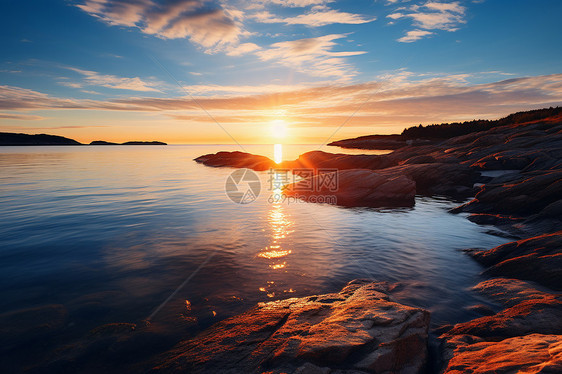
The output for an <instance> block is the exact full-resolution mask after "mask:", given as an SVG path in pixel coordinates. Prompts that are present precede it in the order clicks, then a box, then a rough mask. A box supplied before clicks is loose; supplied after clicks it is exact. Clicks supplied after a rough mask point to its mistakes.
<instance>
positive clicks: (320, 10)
mask: <svg viewBox="0 0 562 374" xmlns="http://www.w3.org/2000/svg"><path fill="white" fill-rule="evenodd" d="M252 18H253V19H254V20H256V21H258V22H262V23H284V24H287V25H306V26H310V27H320V26H325V25H331V24H335V23H342V24H354V25H357V24H362V23H368V22H372V21H374V20H375V19H376V17H370V18H366V17H364V16H362V15H360V14H354V13H348V12H341V11H339V10H335V9H329V8H325V7H316V8H314V9H312V10H311V11H310V12H308V13H305V14H300V15H298V16H294V17H278V16H275V15H273V14H271V13H270V12H268V11H262V12H258V13H255V14H254V15H252Z"/></svg>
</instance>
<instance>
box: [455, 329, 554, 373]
mask: <svg viewBox="0 0 562 374" xmlns="http://www.w3.org/2000/svg"><path fill="white" fill-rule="evenodd" d="M447 350H448V351H449V353H448V354H449V355H450V356H452V357H451V359H450V360H449V362H448V364H447V366H446V368H445V370H444V373H448V374H456V373H459V374H460V373H473V374H477V373H560V372H562V335H544V334H529V335H525V336H517V337H513V338H508V339H504V340H501V341H498V342H490V341H483V340H481V339H475V338H474V337H470V336H462V335H461V336H456V337H455V338H453V339H451V340H450V341H448V342H447Z"/></svg>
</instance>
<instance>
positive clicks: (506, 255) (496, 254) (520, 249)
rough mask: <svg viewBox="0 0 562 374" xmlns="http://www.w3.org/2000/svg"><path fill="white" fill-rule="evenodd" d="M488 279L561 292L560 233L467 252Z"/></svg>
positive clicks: (561, 253)
mask: <svg viewBox="0 0 562 374" xmlns="http://www.w3.org/2000/svg"><path fill="white" fill-rule="evenodd" d="M467 252H468V253H469V255H471V256H472V257H473V258H475V259H476V260H477V261H478V262H480V263H481V264H482V265H484V266H488V269H486V270H485V274H487V275H493V276H497V275H502V276H507V277H512V278H519V279H525V280H531V281H535V282H538V283H540V284H542V285H544V286H547V287H549V288H551V289H554V290H562V231H558V232H555V233H553V234H544V235H540V236H536V237H533V238H529V239H524V240H518V241H515V242H510V243H506V244H503V245H500V246H498V247H495V248H493V249H490V250H488V251H480V250H470V251H467Z"/></svg>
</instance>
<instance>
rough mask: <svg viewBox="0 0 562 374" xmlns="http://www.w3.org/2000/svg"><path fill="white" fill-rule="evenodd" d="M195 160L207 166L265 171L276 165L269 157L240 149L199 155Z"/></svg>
mask: <svg viewBox="0 0 562 374" xmlns="http://www.w3.org/2000/svg"><path fill="white" fill-rule="evenodd" d="M195 161H196V162H198V163H200V164H203V165H205V166H212V167H232V168H246V169H252V170H256V171H264V170H268V169H271V168H273V167H275V162H274V161H273V160H271V159H270V158H268V157H265V156H258V155H253V154H250V153H245V152H239V151H234V152H226V151H225V152H217V153H215V154H209V155H203V156H200V157H197V158H196V159H195Z"/></svg>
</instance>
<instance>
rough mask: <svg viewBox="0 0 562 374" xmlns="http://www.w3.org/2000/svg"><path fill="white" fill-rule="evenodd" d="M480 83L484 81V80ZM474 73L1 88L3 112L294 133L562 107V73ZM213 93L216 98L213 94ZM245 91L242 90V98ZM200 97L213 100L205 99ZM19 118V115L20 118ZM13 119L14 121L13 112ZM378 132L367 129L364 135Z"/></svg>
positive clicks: (396, 127)
mask: <svg viewBox="0 0 562 374" xmlns="http://www.w3.org/2000/svg"><path fill="white" fill-rule="evenodd" d="M478 74H479V75H478V76H476V77H475V78H480V77H481V75H480V74H486V72H484V73H478ZM473 77H474V76H473V74H456V75H451V76H431V75H426V74H423V75H416V74H414V73H411V72H408V71H403V70H401V71H397V72H394V73H390V74H389V75H387V76H386V77H385V78H384V79H381V80H377V81H372V82H366V83H361V84H347V85H335V84H331V85H322V86H312V87H302V86H287V87H285V89H284V90H283V89H282V88H281V87H280V86H275V85H273V86H269V87H263V88H259V87H254V86H241V87H237V86H210V87H207V86H199V87H198V86H192V87H186V89H187V90H188V91H190V92H195V94H194V95H195V97H196V98H197V102H198V103H195V102H194V101H193V100H192V99H191V98H189V97H174V98H154V97H134V98H126V99H114V100H77V99H65V98H58V97H53V96H50V95H46V94H44V93H40V92H37V91H32V90H27V89H23V88H18V87H11V86H1V87H0V108H2V109H3V110H4V111H10V110H11V111H15V112H16V114H21V115H29V113H26V111H32V110H38V109H42V110H45V109H83V110H94V111H95V110H115V111H124V112H137V113H139V112H150V113H158V114H162V115H164V116H167V117H169V118H173V119H176V120H182V121H190V123H210V122H211V121H212V120H211V119H210V118H209V117H208V116H207V115H206V114H205V113H202V111H201V109H200V107H199V104H201V105H202V106H203V107H204V108H205V109H206V110H208V111H209V112H210V113H212V114H213V117H214V118H216V119H217V120H219V121H220V123H221V124H237V125H240V126H245V125H250V124H254V125H256V126H257V125H259V124H263V123H266V121H267V120H271V119H272V118H274V115H275V113H278V112H279V111H280V110H283V111H284V112H285V113H287V118H288V120H289V121H290V122H291V126H293V127H295V128H298V127H317V128H322V127H334V126H339V125H340V124H341V123H342V122H343V121H344V120H345V119H346V118H347V117H348V116H349V115H351V114H352V113H353V112H354V111H355V110H356V109H357V108H358V107H359V106H360V105H362V104H363V105H362V106H361V110H360V111H359V112H358V113H357V115H356V116H355V117H354V118H353V120H352V121H350V123H349V126H351V127H353V126H355V127H361V126H370V127H389V128H391V129H394V130H393V131H400V130H401V128H403V127H404V126H410V125H412V124H418V123H433V122H440V121H456V120H466V119H473V118H493V117H499V116H502V115H505V114H508V113H510V112H513V111H517V110H524V109H531V108H539V107H543V106H551V105H560V103H562V74H553V75H544V76H536V77H520V78H513V79H507V80H502V81H497V82H490V83H484V84H470V83H469V81H470V79H471V78H473ZM209 89H210V90H213V91H214V93H215V94H214V95H210V96H208V94H209ZM237 89H238V91H237ZM198 90H200V91H201V92H202V93H203V92H204V93H205V95H206V96H201V95H198V94H197V91H198ZM17 112H19V113H17ZM9 115H13V114H12V113H10V114H9ZM366 131H373V132H375V131H376V130H361V132H366Z"/></svg>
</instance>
